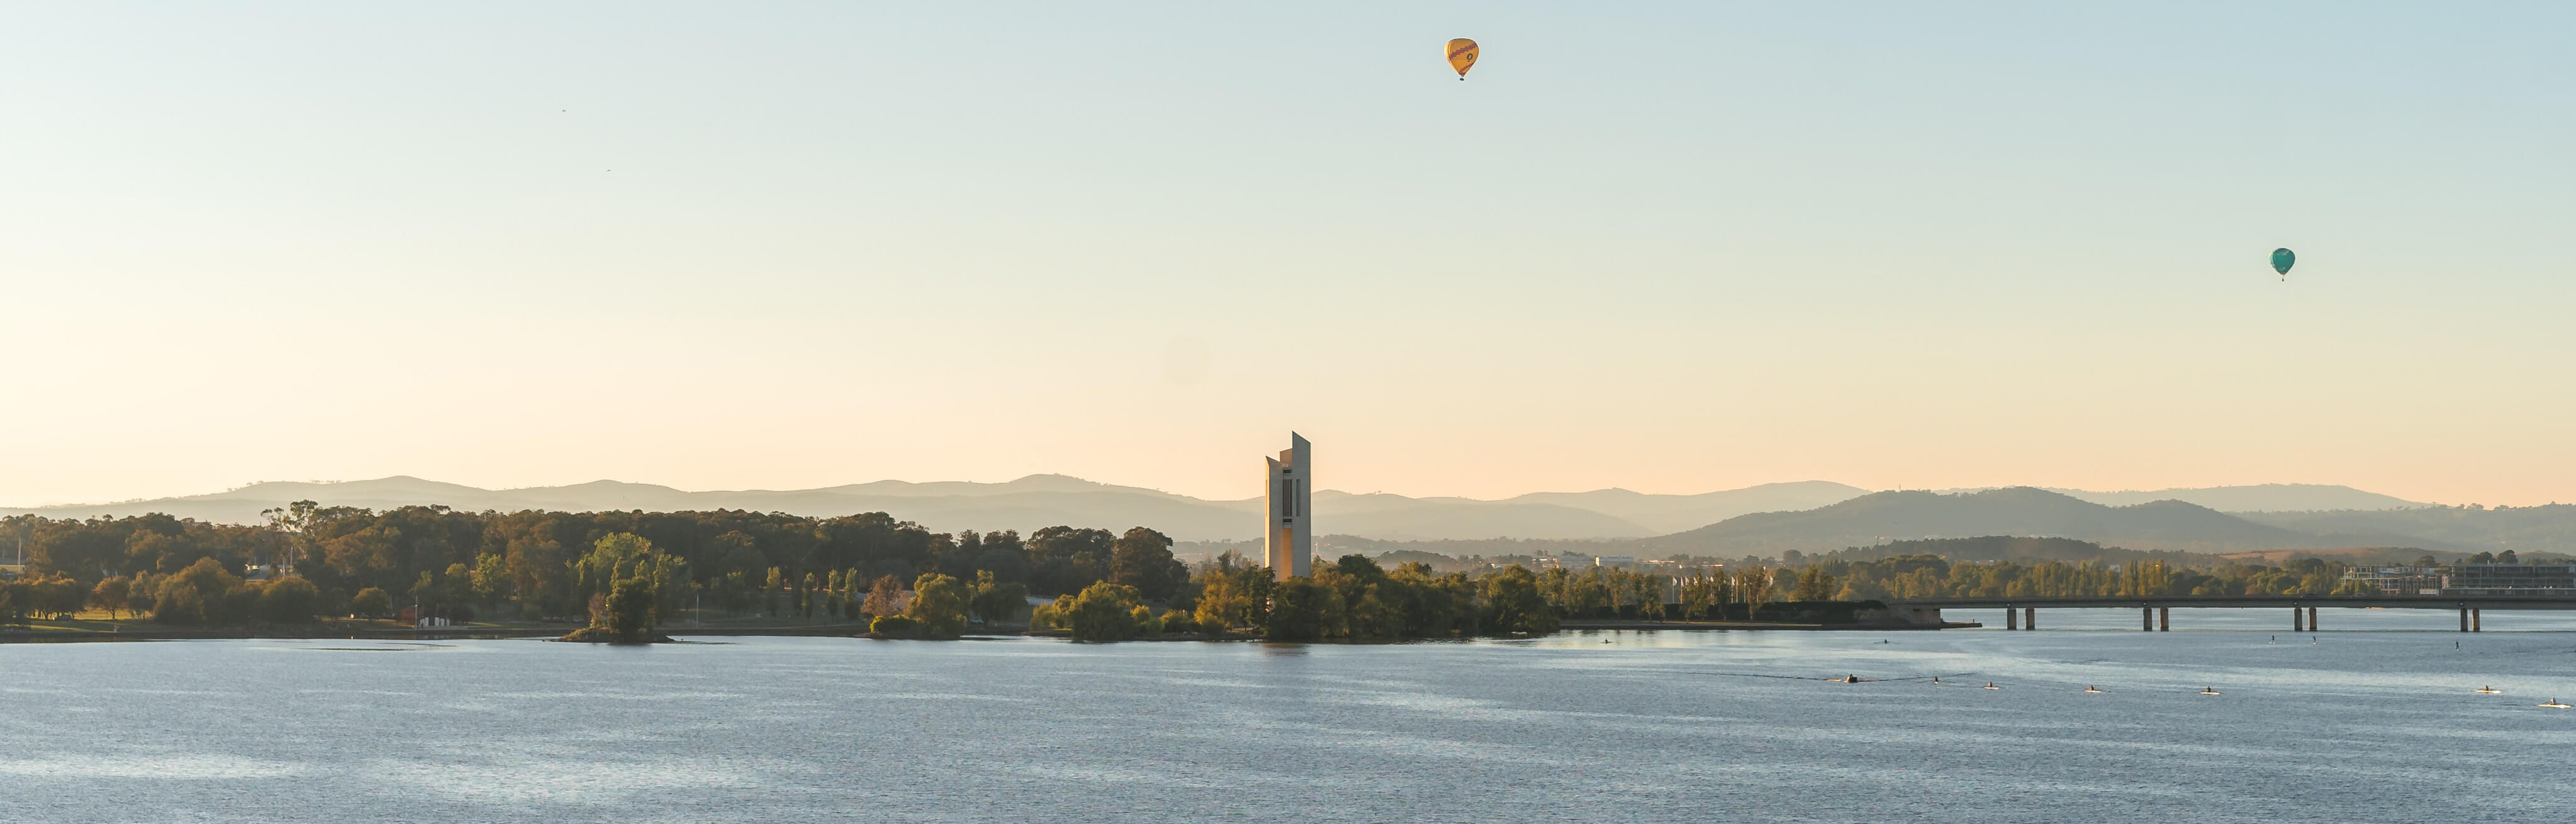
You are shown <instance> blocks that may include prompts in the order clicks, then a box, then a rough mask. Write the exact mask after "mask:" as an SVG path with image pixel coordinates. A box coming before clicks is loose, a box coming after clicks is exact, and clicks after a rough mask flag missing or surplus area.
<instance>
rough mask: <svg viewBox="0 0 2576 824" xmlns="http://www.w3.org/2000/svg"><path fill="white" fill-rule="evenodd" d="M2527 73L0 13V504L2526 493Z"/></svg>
mask: <svg viewBox="0 0 2576 824" xmlns="http://www.w3.org/2000/svg"><path fill="white" fill-rule="evenodd" d="M1452 37H1471V38H1474V39H1476V40H1477V41H1479V42H1480V43H1481V44H1482V45H1483V59H1482V61H1481V62H1479V63H1478V64H1477V65H1476V67H1475V70H1474V71H1473V72H1472V73H1471V74H1470V76H1469V78H1468V79H1467V80H1465V81H1463V82H1462V81H1460V80H1458V79H1457V78H1456V76H1455V75H1454V74H1453V73H1451V72H1450V70H1449V69H1448V67H1447V66H1446V64H1445V63H1444V62H1443V60H1442V52H1443V45H1444V43H1445V42H1446V41H1447V40H1448V39H1449V38H1452ZM2571 81H2576V5H2570V4H2565V3H2523V4H2506V3H2492V4H2453V5H2439V6H2434V5H2424V4H2396V3H2351V2H2320V3H2264V4H2243V3H2157V4H2129V5H2128V6H2126V7H2114V6H2112V5H2111V4H2055V3H1980V4H1966V5H1961V4H1919V3H1901V2H1885V3H1843V4H1753V3H1742V4H1714V3H1632V4H1620V5H1615V6H1610V5H1606V4H1566V3H1472V4H1470V3H1404V4H1388V3H1298V4H1204V3H1165V4H1145V3H1136V4H1117V5H1110V6H1103V5H1096V4H1057V3H975V4H945V3H944V4H848V3H827V2H816V3H758V4H679V3H669V4H662V3H632V2H618V3H591V4H583V3H549V4H504V3H482V4H390V3H371V4H348V3H328V2H309V3H268V2H241V3H221V4H216V3H198V4H112V3H83V4H11V5H7V6H0V353H6V355H7V358H6V362H7V363H8V364H9V365H10V366H11V369H10V370H9V376H8V379H7V381H6V382H5V383H0V387H6V388H5V389H0V504H15V505H36V504H46V503H63V502H86V501H106V500H122V499H131V498H141V497H154V496H162V495H179V494H195V493H203V492H211V491H215V490H218V489H222V488H227V487H232V486H238V485H241V484H245V483H250V482H254V481H261V480H317V479H318V480H349V479H359V478H372V477H381V476H386V475H395V474H408V475H417V476H421V477H428V478H434V479H438V480H444V481H452V482H457V483H466V484H473V485H477V486H484V487H518V486H533V485H550V484H561V483H576V482H582V481H588V480H594V479H600V478H612V479H618V480H626V481H638V482H650V483H661V484H667V485H671V486H676V487H681V488H685V489H740V488H770V489H787V488H804V487H815V486H827V485H834V484H842V483H855V482H864V481H872V480H879V479H887V478H894V479H904V480H915V481H929V480H980V481H1000V480H1008V479H1011V478H1015V477H1018V476H1021V475H1026V474H1031V473H1041V472H1052V473H1063V474H1069V475H1076V476H1080V477H1085V478H1089V479H1093V480H1098V481H1103V482H1110V483H1120V484H1130V485H1136V486H1146V487H1153V488H1159V489H1166V490H1170V491H1174V492H1181V493H1186V494H1192V495H1199V496H1204V497H1212V498H1244V497H1250V496H1253V495H1256V494H1258V492H1259V487H1258V486H1257V484H1258V483H1259V481H1258V479H1257V478H1256V477H1255V475H1256V473H1257V472H1259V471H1260V469H1261V461H1260V458H1262V457H1263V456H1264V455H1265V454H1267V453H1273V452H1276V451H1277V450H1279V449H1282V448H1285V447H1286V445H1287V444H1286V441H1287V437H1288V432H1289V431H1291V430H1295V431H1297V432H1300V433H1303V434H1304V435H1305V436H1307V437H1308V438H1311V439H1313V441H1314V442H1315V447H1316V466H1317V470H1318V472H1317V474H1318V475H1319V478H1318V485H1319V486H1320V487H1325V488H1338V489H1344V490H1349V491H1354V492H1370V491H1386V492H1397V493H1403V494H1410V495H1465V496H1471V497H1503V496H1509V495H1513V494H1518V493H1523V492H1531V491H1541V490H1583V489H1596V488H1602V487H1613V486H1616V487H1624V488H1628V489H1634V490H1639V491H1644V492H1677V493H1688V492H1702V491H1708V490H1715V489H1726V488H1735V487H1742V486H1747V485H1752V484H1758V483H1765V482H1771V481H1791V480H1806V479H1828V480H1835V481H1840V482H1843V483H1849V484H1853V485H1857V486H1863V487H1868V488H1896V487H1905V488H1945V487H1971V486H1996V485H2010V484H2032V485H2042V486H2057V487H2079V488H2091V489H2156V488H2164V487H2176V486H2210V485H2223V484H2248V483H2273V482H2280V483H2331V484H2348V485H2352V486H2356V487H2361V488H2364V489H2370V490H2373V491H2378V492H2384V493H2388V494H2393V495H2398V496H2401V497H2406V498H2410V499H2414V500H2429V501H2439V502H2445V503H2471V502H2478V503H2485V504H2489V505H2494V504H2516V505H2521V504H2534V503H2546V502H2551V501H2576V427H2571V421H2576V381H2571V380H2570V379H2569V377H2568V373H2569V371H2570V369H2569V367H2570V364H2571V357H2570V356H2571V354H2576V324H2571V323H2569V322H2568V317H2569V309H2570V308H2571V304H2576V300H2571V299H2576V286H2571V285H2570V283H2571V280H2576V278H2571V275H2576V264H2571V263H2570V258H2569V254H2568V253H2569V251H2570V250H2569V249H2568V246H2569V243H2570V241H2571V239H2576V233H2571V232H2570V231H2569V229H2568V227H2569V226H2571V225H2576V152H2570V151H2568V148H2567V147H2569V146H2571V145H2576V96H2571V95H2570V94H2569V89H2570V88H2576V83H2571ZM2281 246H2286V247H2290V248H2293V249H2296V250H2297V251H2298V254H2299V263H2298V265H2297V267H2296V268H2295V269H2293V270H2292V272H2291V273H2290V276H2289V278H2288V279H2287V281H2286V282H2285V281H2284V280H2282V279H2281V278H2280V277H2278V276H2277V275H2275V274H2274V273H2273V272H2272V271H2271V269H2270V267H2269V265H2268V262H2267V261H2268V257H2269V255H2270V252H2271V250H2272V249H2273V248H2274V247H2281Z"/></svg>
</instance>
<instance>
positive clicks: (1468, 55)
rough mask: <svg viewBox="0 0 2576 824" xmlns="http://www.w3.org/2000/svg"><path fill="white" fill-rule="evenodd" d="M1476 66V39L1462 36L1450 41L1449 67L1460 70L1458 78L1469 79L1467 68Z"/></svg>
mask: <svg viewBox="0 0 2576 824" xmlns="http://www.w3.org/2000/svg"><path fill="white" fill-rule="evenodd" d="M1475 67H1476V41H1473V40H1469V39H1467V38H1464V37H1461V38H1458V39H1456V40H1451V41H1449V68H1453V69H1457V70H1458V79H1459V80H1462V81H1463V80H1466V79H1467V70H1468V69H1472V68H1475Z"/></svg>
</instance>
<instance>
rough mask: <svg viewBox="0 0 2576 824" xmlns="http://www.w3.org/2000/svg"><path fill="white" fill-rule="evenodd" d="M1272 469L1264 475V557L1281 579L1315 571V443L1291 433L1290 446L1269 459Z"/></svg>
mask: <svg viewBox="0 0 2576 824" xmlns="http://www.w3.org/2000/svg"><path fill="white" fill-rule="evenodd" d="M1265 460H1268V461H1269V462H1270V471H1269V472H1268V473H1267V474H1266V475H1264V478H1263V484H1264V488H1265V489H1267V490H1268V491H1267V492H1266V493H1265V494H1266V495H1267V496H1268V497H1269V499H1270V507H1269V512H1270V522H1269V525H1268V527H1267V528H1265V529H1263V530H1262V532H1261V534H1262V549H1263V550H1264V552H1263V556H1264V557H1266V558H1267V559H1269V563H1270V574H1271V576H1272V577H1274V578H1276V579H1278V580H1282V581H1285V580H1288V578H1289V576H1292V575H1293V576H1299V577H1304V576H1309V575H1313V574H1315V569H1314V563H1315V562H1314V558H1315V527H1314V511H1315V487H1314V478H1315V476H1314V471H1315V445H1314V444H1311V443H1307V442H1306V438H1305V436H1302V435H1299V434H1297V433H1295V432H1290V433H1288V449H1287V450H1286V451H1283V452H1280V453H1279V457H1276V458H1267V459H1265Z"/></svg>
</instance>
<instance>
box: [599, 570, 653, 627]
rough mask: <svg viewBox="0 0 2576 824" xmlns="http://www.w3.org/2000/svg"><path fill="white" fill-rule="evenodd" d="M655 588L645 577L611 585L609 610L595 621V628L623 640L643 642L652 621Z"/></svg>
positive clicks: (623, 579) (630, 578)
mask: <svg viewBox="0 0 2576 824" xmlns="http://www.w3.org/2000/svg"><path fill="white" fill-rule="evenodd" d="M653 600H654V595H653V585H652V584H651V583H650V582H648V581H646V580H645V579H643V578H637V577H627V578H620V579H618V580H617V583H615V584H613V585H611V586H610V588H609V590H608V599H607V600H606V602H605V603H604V604H603V606H605V607H606V608H605V609H603V610H601V614H600V615H599V616H597V617H595V618H594V620H593V622H592V626H594V627H597V628H599V629H604V630H607V631H608V632H609V633H610V634H612V635H615V636H617V640H620V641H638V640H642V638H643V635H644V631H645V630H646V629H648V628H649V627H650V625H651V622H652V620H653Z"/></svg>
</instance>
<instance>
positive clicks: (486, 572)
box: [472, 552, 510, 604]
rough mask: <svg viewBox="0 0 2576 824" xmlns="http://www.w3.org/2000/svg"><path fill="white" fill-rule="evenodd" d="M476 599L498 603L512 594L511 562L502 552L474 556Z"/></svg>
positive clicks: (473, 576)
mask: <svg viewBox="0 0 2576 824" xmlns="http://www.w3.org/2000/svg"><path fill="white" fill-rule="evenodd" d="M472 578H473V586H472V589H473V592H474V600H477V601H481V602H483V603H486V604H497V603H500V602H501V599H502V598H504V597H507V596H508V595H509V594H510V562H509V559H508V558H505V557H503V556H502V555H501V554H500V553H496V552H486V553H483V554H482V555H478V556H475V558H474V572H473V575H472Z"/></svg>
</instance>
